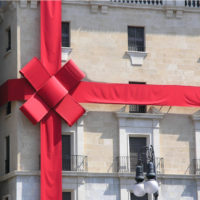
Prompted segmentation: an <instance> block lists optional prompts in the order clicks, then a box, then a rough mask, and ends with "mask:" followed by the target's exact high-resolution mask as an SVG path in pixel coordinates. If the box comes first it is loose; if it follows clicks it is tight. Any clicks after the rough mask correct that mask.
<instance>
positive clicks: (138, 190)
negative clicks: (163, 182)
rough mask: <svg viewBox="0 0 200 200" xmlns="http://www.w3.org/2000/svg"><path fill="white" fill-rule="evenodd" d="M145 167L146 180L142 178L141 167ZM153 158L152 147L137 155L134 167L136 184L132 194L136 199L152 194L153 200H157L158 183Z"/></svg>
mask: <svg viewBox="0 0 200 200" xmlns="http://www.w3.org/2000/svg"><path fill="white" fill-rule="evenodd" d="M145 164H146V165H147V172H146V180H145V178H144V172H143V171H144V170H143V166H144V165H145ZM156 178H157V177H156V169H155V156H154V150H153V146H149V147H145V152H144V153H143V152H142V151H141V152H140V153H139V155H138V163H137V166H136V176H135V180H136V184H135V185H134V186H133V193H134V195H135V196H137V197H142V196H144V195H145V194H153V195H154V198H155V200H157V198H158V182H157V181H156Z"/></svg>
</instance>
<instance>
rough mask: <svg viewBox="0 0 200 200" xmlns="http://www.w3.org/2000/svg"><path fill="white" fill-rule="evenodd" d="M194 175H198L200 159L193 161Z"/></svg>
mask: <svg viewBox="0 0 200 200" xmlns="http://www.w3.org/2000/svg"><path fill="white" fill-rule="evenodd" d="M193 164H194V174H196V175H200V159H193Z"/></svg>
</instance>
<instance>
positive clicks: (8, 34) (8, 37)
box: [6, 27, 11, 51]
mask: <svg viewBox="0 0 200 200" xmlns="http://www.w3.org/2000/svg"><path fill="white" fill-rule="evenodd" d="M6 32H7V48H6V51H9V50H11V29H10V27H9V28H7V30H6Z"/></svg>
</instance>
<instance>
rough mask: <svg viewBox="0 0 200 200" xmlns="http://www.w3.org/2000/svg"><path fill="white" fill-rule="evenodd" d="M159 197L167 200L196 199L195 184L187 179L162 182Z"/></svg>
mask: <svg viewBox="0 0 200 200" xmlns="http://www.w3.org/2000/svg"><path fill="white" fill-rule="evenodd" d="M161 197H162V199H167V200H178V199H197V196H196V182H195V181H193V180H189V179H187V180H183V179H179V180H178V179H165V180H162V183H161Z"/></svg>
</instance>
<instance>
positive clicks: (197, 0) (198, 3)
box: [185, 0, 200, 8]
mask: <svg viewBox="0 0 200 200" xmlns="http://www.w3.org/2000/svg"><path fill="white" fill-rule="evenodd" d="M185 7H190V8H200V0H185Z"/></svg>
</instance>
